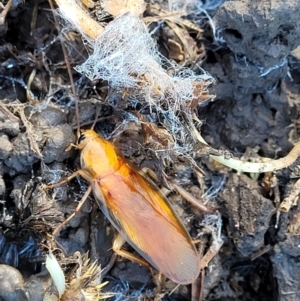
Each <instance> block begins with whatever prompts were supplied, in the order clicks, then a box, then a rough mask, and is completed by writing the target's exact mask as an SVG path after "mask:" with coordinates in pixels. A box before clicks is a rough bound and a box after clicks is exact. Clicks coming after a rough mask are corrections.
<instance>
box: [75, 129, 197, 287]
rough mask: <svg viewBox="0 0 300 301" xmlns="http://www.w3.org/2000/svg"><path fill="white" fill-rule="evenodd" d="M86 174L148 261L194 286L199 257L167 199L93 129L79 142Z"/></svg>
mask: <svg viewBox="0 0 300 301" xmlns="http://www.w3.org/2000/svg"><path fill="white" fill-rule="evenodd" d="M78 148H79V149H80V150H81V157H80V160H81V170H79V171H78V172H77V174H80V175H81V176H83V177H84V178H85V179H86V180H88V181H89V182H90V183H91V188H92V191H93V193H94V196H95V198H96V199H97V200H98V202H99V203H100V207H101V209H102V211H103V213H104V214H105V216H106V217H107V218H108V219H109V221H110V222H111V223H112V224H113V226H114V227H115V228H116V229H117V230H118V231H119V233H120V234H121V236H122V237H123V239H124V240H126V241H127V242H128V243H129V244H130V245H131V246H132V247H133V248H134V249H135V250H136V251H137V252H138V253H139V254H140V255H141V256H142V257H143V258H144V259H146V260H147V262H149V263H150V264H151V265H152V266H154V267H155V268H156V269H158V270H159V271H161V272H162V273H163V274H164V275H165V276H167V277H168V278H170V279H171V280H173V281H174V282H176V283H180V284H188V283H192V282H193V281H194V280H195V279H196V278H197V277H198V274H199V271H200V263H199V261H200V260H199V257H198V256H199V255H198V253H197V251H196V249H195V246H194V244H193V242H192V240H191V238H190V236H189V234H188V233H187V231H186V229H185V227H184V226H183V225H182V223H181V222H180V220H179V219H178V217H177V216H176V214H175V213H174V211H173V210H172V208H171V206H170V204H169V202H168V201H167V199H166V198H165V197H164V196H163V195H162V194H161V193H160V191H159V190H158V188H157V187H155V185H153V184H152V183H151V182H150V181H148V180H147V179H146V178H145V177H144V176H143V175H141V174H140V173H139V171H137V170H136V169H135V168H133V167H131V166H130V165H129V163H128V162H127V161H126V160H125V158H124V157H123V156H122V155H121V154H120V153H119V151H118V150H117V149H116V148H115V147H114V145H113V144H112V143H110V142H108V141H106V140H105V139H103V138H101V137H100V136H99V135H98V134H97V133H96V132H94V131H92V130H86V131H83V132H82V134H81V136H80V137H79V139H78Z"/></svg>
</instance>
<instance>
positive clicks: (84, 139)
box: [77, 130, 99, 149]
mask: <svg viewBox="0 0 300 301" xmlns="http://www.w3.org/2000/svg"><path fill="white" fill-rule="evenodd" d="M98 136H99V135H98V134H97V133H96V132H95V131H93V130H81V131H80V136H79V137H78V140H77V147H78V148H79V149H82V148H84V147H85V146H86V145H87V144H88V143H89V142H90V141H91V140H93V139H95V138H97V137H98Z"/></svg>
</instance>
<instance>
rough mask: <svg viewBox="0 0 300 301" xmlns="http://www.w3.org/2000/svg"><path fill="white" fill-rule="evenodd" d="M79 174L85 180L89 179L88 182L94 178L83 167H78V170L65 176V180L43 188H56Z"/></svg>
mask: <svg viewBox="0 0 300 301" xmlns="http://www.w3.org/2000/svg"><path fill="white" fill-rule="evenodd" d="M77 176H82V177H83V178H84V179H85V180H87V181H88V182H90V183H91V182H92V181H93V180H94V179H93V178H92V177H91V176H90V174H89V173H87V172H86V171H84V170H82V169H78V170H77V171H75V172H73V173H72V174H71V175H70V176H69V177H67V178H65V179H64V180H62V181H60V182H58V183H55V184H51V185H44V186H43V188H44V189H51V188H55V187H59V186H61V185H63V184H66V183H68V182H70V181H71V180H72V179H74V178H75V177H77Z"/></svg>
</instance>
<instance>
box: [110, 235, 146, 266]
mask: <svg viewBox="0 0 300 301" xmlns="http://www.w3.org/2000/svg"><path fill="white" fill-rule="evenodd" d="M125 242H126V240H125V239H124V238H123V237H122V236H121V234H119V233H118V235H117V236H116V238H115V239H114V242H113V246H112V248H113V250H114V252H115V253H117V254H118V255H120V256H121V257H124V258H126V259H129V260H131V261H135V262H137V263H138V264H142V265H144V266H147V267H150V265H149V263H148V262H147V261H145V260H144V259H142V258H140V257H138V256H136V255H134V254H132V253H130V252H127V251H125V250H122V246H123V245H124V243H125Z"/></svg>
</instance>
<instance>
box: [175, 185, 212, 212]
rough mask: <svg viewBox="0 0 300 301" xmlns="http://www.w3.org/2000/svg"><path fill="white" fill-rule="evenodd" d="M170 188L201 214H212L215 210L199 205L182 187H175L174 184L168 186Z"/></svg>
mask: <svg viewBox="0 0 300 301" xmlns="http://www.w3.org/2000/svg"><path fill="white" fill-rule="evenodd" d="M170 186H171V188H173V189H176V190H177V192H178V193H179V194H180V195H181V196H182V197H183V198H184V199H185V200H186V201H187V202H189V203H190V204H192V205H193V206H195V207H197V208H198V209H200V210H201V211H203V212H207V213H213V212H215V211H216V210H215V209H214V208H211V207H209V206H206V205H204V204H203V203H201V201H200V200H197V199H196V198H195V197H194V196H193V195H191V194H190V193H189V192H187V191H186V190H185V189H183V188H182V187H180V186H178V185H176V184H170Z"/></svg>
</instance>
